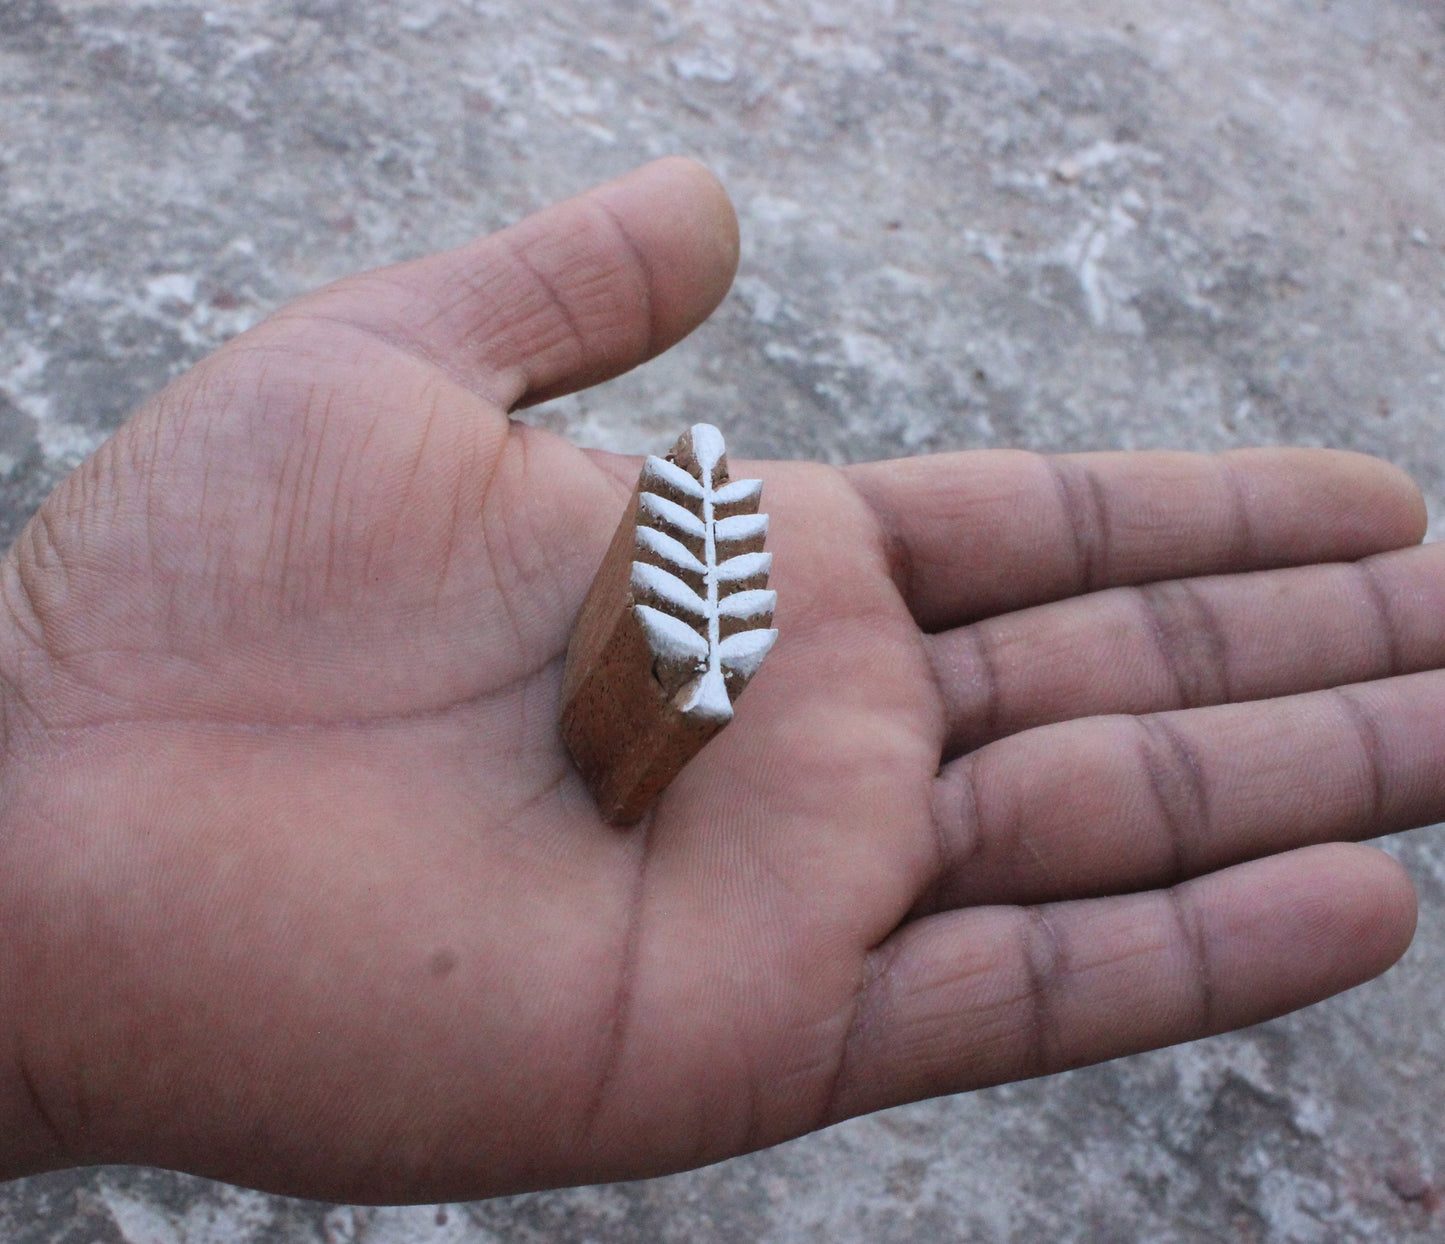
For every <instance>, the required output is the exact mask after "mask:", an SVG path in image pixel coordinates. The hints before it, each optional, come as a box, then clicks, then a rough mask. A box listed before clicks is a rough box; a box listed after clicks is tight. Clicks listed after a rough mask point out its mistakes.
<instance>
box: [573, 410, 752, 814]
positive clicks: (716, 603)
mask: <svg viewBox="0 0 1445 1244" xmlns="http://www.w3.org/2000/svg"><path fill="white" fill-rule="evenodd" d="M762 491H763V484H762V481H761V480H756V479H743V480H734V481H731V482H729V480H728V468H727V452H726V449H725V447H724V445H723V438H722V433H721V432H719V431H718V430H717V429H716V428H715V427H713V426H712V425H711V424H707V423H699V424H695V425H694V426H693V427H692V428H690V429H689V430H688V431H687V432H685V433H684V434H683V435H682V437H681V439H679V440H678V442H677V444H676V445H674V446H673V447H672V450H671V452H670V453H669V454H668V455H667V457H666V458H655V457H651V458H648V459H647V461H646V463H645V464H644V465H643V468H642V473H641V475H640V477H639V478H638V481H637V487H636V488H635V489H634V490H633V493H632V500H631V502H630V503H629V504H628V507H627V512H626V513H625V514H624V515H623V516H622V523H621V525H620V526H619V527H618V528H617V534H616V535H614V536H613V538H612V544H611V546H610V547H609V548H608V550H607V554H606V556H605V557H604V558H603V559H602V566H601V568H600V569H599V570H598V572H597V577H596V578H595V579H594V580H593V581H592V588H591V591H589V592H588V594H587V599H586V600H585V601H584V602H583V605H582V611H581V613H579V614H578V616H577V622H576V625H575V626H574V628H573V631H572V642H571V643H570V644H569V645H568V648H567V665H566V669H565V671H564V673H563V675H562V738H563V740H564V741H565V742H566V744H567V749H568V750H569V751H570V752H571V753H572V758H573V759H574V760H575V761H576V762H577V767H578V769H580V770H581V772H582V776H583V777H584V778H585V779H586V780H587V785H588V786H589V787H590V788H591V791H592V794H593V797H594V798H595V799H596V800H597V806H598V807H599V808H600V809H601V811H602V815H603V816H604V817H605V818H606V819H607V820H608V821H610V822H612V823H613V824H614V825H630V824H632V823H633V822H634V821H636V820H638V819H639V818H640V817H641V816H642V814H643V813H644V812H645V811H646V810H647V808H648V807H649V806H650V805H651V804H652V802H653V800H655V799H656V798H657V796H658V795H659V794H660V793H661V792H662V789H663V788H664V787H665V786H666V785H667V784H668V783H669V782H671V781H672V779H673V778H674V777H676V776H677V774H678V772H679V771H680V770H681V769H682V767H683V765H685V764H687V762H688V761H689V760H691V759H692V758H693V756H695V755H696V754H697V752H698V751H699V749H700V748H701V747H702V746H703V744H704V743H706V742H707V741H708V740H709V739H710V738H712V736H713V735H715V734H716V733H717V732H718V731H719V730H721V729H722V728H723V727H724V726H725V725H727V723H728V722H729V721H730V720H731V719H732V715H733V701H734V700H735V699H736V698H737V696H738V695H739V693H740V692H741V691H742V689H743V687H744V686H746V685H747V682H748V679H750V678H751V677H752V676H753V674H754V673H756V672H757V668H758V666H759V665H761V664H762V661H763V658H764V657H765V656H767V654H768V652H769V650H771V648H772V646H773V643H774V641H775V640H776V639H777V637H778V633H777V631H775V630H773V629H772V620H773V606H774V605H775V603H776V601H777V593H775V592H770V591H768V590H767V582H768V572H769V570H770V569H771V565H772V554H770V553H765V552H764V551H763V541H764V540H765V539H766V537H767V533H768V516H767V515H766V514H759V513H758V504H759V502H760V501H761V499H762Z"/></svg>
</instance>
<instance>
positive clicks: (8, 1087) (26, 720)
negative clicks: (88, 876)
mask: <svg viewBox="0 0 1445 1244" xmlns="http://www.w3.org/2000/svg"><path fill="white" fill-rule="evenodd" d="M24 599H25V593H24V591H23V590H22V589H21V585H20V584H19V582H18V575H17V568H16V557H15V553H14V551H13V550H12V551H11V552H10V553H9V554H8V555H7V556H6V557H5V558H4V560H3V561H0V600H3V601H4V602H5V605H6V608H4V609H0V1180H9V1179H17V1178H20V1177H21V1176H24V1175H33V1174H37V1173H39V1172H41V1171H46V1170H55V1169H58V1168H60V1167H64V1166H69V1165H73V1163H72V1161H71V1159H70V1158H69V1156H68V1153H67V1148H66V1145H65V1143H64V1141H63V1139H62V1136H61V1132H60V1130H59V1129H58V1128H57V1126H56V1120H55V1118H54V1115H53V1113H52V1106H51V1104H50V1102H51V1100H52V1094H51V1090H50V1089H49V1088H48V1087H47V1084H48V1079H49V1077H48V1076H47V1075H45V1074H44V1072H43V1069H44V1068H46V1067H48V1066H51V1065H54V1064H55V1063H56V1057H55V1055H56V1053H57V1051H58V1050H59V1049H60V1048H61V1047H62V1046H63V1044H64V1043H65V1042H66V1041H67V1040H68V1038H67V1037H66V1035H65V1034H64V1033H62V1032H59V1031H56V1030H55V1028H54V1027H53V1026H52V1025H51V1024H49V1023H47V1020H46V1014H47V1013H48V1014H53V1012H51V1011H50V1010H49V1008H44V1007H43V1006H41V1005H39V1003H40V1001H41V1000H43V998H44V997H45V995H46V993H47V992H48V991H47V982H46V980H45V976H46V974H47V972H49V971H51V970H53V969H52V968H51V966H50V965H49V964H48V962H47V956H46V955H44V954H43V953H42V951H43V941H44V937H43V933H42V923H41V921H40V920H39V918H38V913H37V910H36V904H37V899H38V896H39V894H40V892H41V891H42V889H43V888H44V885H43V881H42V878H41V877H40V876H39V875H38V870H39V869H40V868H41V862H42V861H41V856H42V852H41V851H40V850H38V849H37V847H38V838H39V835H38V834H37V832H36V823H37V822H36V818H35V817H34V816H29V815H27V814H26V813H25V811H24V806H25V804H26V802H27V794H26V792H27V791H30V790H33V789H34V780H33V773H34V769H35V767H36V765H37V762H38V759H39V756H40V748H39V746H38V739H39V737H40V731H39V729H38V727H37V717H36V712H35V700H34V698H33V691H34V688H33V686H30V685H27V684H33V683H34V682H35V681H36V678H35V677H34V675H35V674H36V673H37V672H38V671H39V670H41V669H43V668H44V666H45V665H46V664H48V661H47V659H45V658H44V656H43V653H41V652H40V651H39V650H38V648H37V645H36V644H35V643H34V642H33V641H32V640H31V639H30V638H29V637H28V636H27V635H26V634H25V633H24V630H23V627H22V625H21V622H20V620H19V617H18V611H17V608H16V602H17V601H20V600H24Z"/></svg>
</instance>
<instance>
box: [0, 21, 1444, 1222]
mask: <svg viewBox="0 0 1445 1244" xmlns="http://www.w3.org/2000/svg"><path fill="white" fill-rule="evenodd" d="M670 152H687V153H691V154H695V155H697V156H700V157H701V158H703V159H704V160H706V161H707V162H709V163H710V164H711V165H712V166H713V167H714V168H715V169H716V170H717V171H718V172H719V173H720V175H721V176H722V177H723V178H724V180H725V181H726V182H727V184H728V186H729V188H730V189H731V191H732V193H733V195H734V196H735V199H736V201H737V203H738V207H739V211H740V215H741V218H742V224H743V238H744V258H743V265H742V273H741V277H740V279H739V282H738V285H737V289H736V291H735V293H734V294H733V296H732V297H731V298H730V299H729V300H728V302H727V303H726V304H725V306H724V307H723V308H722V310H721V311H720V312H719V313H718V315H717V316H716V317H715V319H714V320H713V321H712V322H711V323H710V324H709V325H708V326H706V327H705V328H704V329H703V330H701V331H700V332H699V333H698V334H697V335H696V337H694V338H693V339H692V340H691V341H689V342H687V343H685V344H684V345H683V346H682V347H681V348H679V349H678V350H677V351H676V352H674V353H673V354H672V355H670V356H668V357H666V358H664V359H662V360H659V361H658V362H656V363H654V364H653V365H651V366H649V367H648V368H647V369H645V370H644V371H642V372H640V373H638V374H636V375H634V376H632V377H629V378H626V379H624V380H621V381H618V382H614V383H613V384H610V385H608V386H605V387H604V388H602V389H599V390H596V391H594V392H591V393H588V394H584V395H581V396H579V397H574V398H570V399H567V400H565V401H561V402H558V403H555V404H554V405H552V406H550V407H548V408H544V409H541V410H538V411H537V412H535V413H534V415H533V416H532V417H534V418H536V419H538V420H540V421H543V422H545V423H547V424H549V425H550V426H553V427H556V428H558V429H565V430H567V431H568V432H569V433H571V434H572V435H574V436H576V437H578V438H580V439H582V440H584V441H586V442H589V443H593V444H599V445H605V446H609V447H618V448H628V449H634V450H636V449H643V448H656V447H658V446H660V445H663V444H664V443H666V442H667V441H669V440H670V439H671V437H672V435H673V434H674V432H675V429H676V428H677V427H678V426H679V425H681V424H684V423H686V422H688V421H690V420H692V419H694V418H697V417H705V418H707V419H710V420H712V421H714V422H717V423H719V424H720V425H722V426H723V428H724V430H725V431H726V432H727V434H728V437H729V442H730V444H733V445H734V446H735V447H736V449H738V450H740V451H742V452H745V453H751V454H770V455H782V456H802V455H808V456H820V457H823V458H827V459H831V460H838V461H841V460H856V459H862V458H870V457H876V456H884V455H893V454H898V453H916V452H923V451H926V450H931V449H941V448H952V447H963V446H985V445H1023V446H1029V447H1038V448H1083V447H1104V446H1154V445H1172V446H1183V447H1197V448H1203V449H1210V448H1217V447H1223V446H1229V445H1237V444H1254V443H1265V442H1278V441H1286V442H1293V443H1303V444H1328V445H1338V446H1349V447H1355V448H1359V449H1365V450H1370V451H1373V452H1377V453H1381V454H1383V455H1385V456H1387V457H1389V458H1391V459H1393V460H1394V461H1396V462H1398V463H1400V464H1401V465H1403V466H1405V467H1406V468H1408V469H1409V470H1411V471H1412V472H1414V474H1415V475H1416V477H1417V478H1418V479H1419V480H1420V481H1421V483H1422V484H1423V485H1424V487H1425V489H1426V491H1427V493H1428V495H1429V497H1430V502H1431V506H1432V514H1433V515H1435V516H1436V525H1437V526H1438V521H1439V516H1440V515H1441V514H1442V509H1441V502H1442V498H1445V453H1442V451H1445V431H1442V424H1441V420H1440V416H1439V409H1440V406H1441V402H1442V374H1445V251H1442V244H1445V8H1442V7H1441V4H1440V2H1439V0H1204V2H1199V0H1165V2H1161V0H931V2H923V0H917V2H915V0H833V2H828V0H817V2H804V0H733V3H731V4H729V5H722V4H719V3H717V2H716V0H602V2H594V0H553V2H552V3H550V4H548V5H545V6H540V5H535V4H531V3H528V2H527V0H408V2H405V3H398V4H394V5H383V4H364V3H357V2H355V0H292V2H290V3H287V2H284V0H275V2H271V3H244V2H241V0H230V2H229V3H208V4H191V3H184V2H182V0H159V2H157V3H137V2H133V0H118V2H116V3H112V4H99V3H84V2H79V0H0V473H3V479H4V485H3V490H0V538H3V539H8V538H10V537H11V536H12V535H13V534H14V533H15V531H17V530H18V528H19V526H20V524H21V523H23V521H24V518H25V515H26V514H27V513H28V512H29V510H30V509H31V508H32V507H33V506H34V504H35V503H36V502H37V501H38V500H39V498H40V497H41V496H42V495H43V494H44V492H45V491H46V490H47V489H48V487H49V486H50V485H51V484H52V483H53V482H54V480H55V479H56V478H58V476H59V474H60V473H62V472H64V471H65V470H66V469H67V468H68V467H69V466H71V465H72V464H73V463H75V462H76V461H77V460H78V458H79V457H80V456H81V455H83V454H84V453H85V452H86V451H87V450H88V449H90V448H91V447H92V446H93V445H95V444H96V443H97V441H98V439H99V438H101V437H103V436H104V435H105V434H106V433H107V431H109V430H110V429H112V428H114V427H115V426H116V424H117V422H118V421H119V420H120V419H122V418H123V417H124V415H125V413H126V412H127V410H128V409H130V408H131V407H132V406H133V405H134V404H135V403H136V402H137V401H138V400H139V399H141V398H142V397H143V396H144V395H145V394H147V393H148V392H150V391H151V390H153V389H154V388H156V387H157V386H158V385H160V384H161V383H162V382H163V381H164V380H165V379H166V378H167V377H168V376H170V375H172V374H174V373H175V372H177V371H178V370H180V369H182V368H184V367H185V366H187V365H188V364H189V363H191V362H192V361H194V360H195V359H197V358H199V357H200V356H201V355H202V354H204V353H205V352H206V351H208V350H210V349H211V348H212V347H213V346H215V345H216V344H217V343H218V342H220V341H222V340H224V339H225V338H226V337H227V336H229V335H231V334H233V333H235V332H236V331H238V330H240V329H242V328H244V327H245V326H246V325H248V324H250V323H252V322H254V321H255V320H256V319H257V318H258V317H260V316H261V315H263V314H264V313H265V312H266V311H267V310H268V309H270V308H272V307H274V306H275V305H276V304H277V303H278V302H279V301H281V300H282V299H284V298H286V297H287V296H289V295H291V294H293V293H296V292H298V291H300V290H303V289H306V288H308V287H310V286H312V285H315V284H316V283H318V282H320V281H323V280H325V279H327V278H329V277H332V276H337V275H340V274H342V273H345V272H348V271H351V270H353V269H356V268H360V267H365V266H369V265H373V264H376V263H380V262H383V261H387V260H391V259H395V258H398V257H402V256H407V255H413V254H418V253H421V252H423V251H426V250H430V249H434V248H437V247H441V246H445V245H448V244H452V243H455V242H459V241H461V240H462V239H464V238H467V237H469V236H471V235H473V234H474V233H477V232H479V231H483V230H489V229H492V228H494V227H496V226H498V225H501V224H503V223H506V222H508V221H511V220H514V219H516V218H517V217H519V216H521V215H522V214H524V213H525V212H527V211H528V210H530V209H532V208H534V207H537V206H539V205H541V204H543V203H546V202H547V201H549V200H551V199H554V198H556V197H559V196H562V195H564V194H566V193H569V192H571V191H574V190H576V189H579V188H581V187H583V186H584V185H586V184H588V183H590V182H592V181H594V180H597V179H600V178H602V177H605V176H608V175H610V174H613V173H617V172H620V171H622V170H624V169H626V168H628V167H630V166H632V165H633V164H636V163H638V162H640V161H642V160H644V159H646V158H648V157H651V156H655V155H660V154H664V153H670ZM1393 849H1394V850H1396V851H1397V853H1398V854H1399V855H1400V856H1401V858H1403V859H1404V860H1405V861H1406V863H1407V864H1408V866H1409V867H1410V869H1411V870H1412V872H1413V874H1414V876H1415V877H1416V879H1417V881H1418V883H1419V886H1420V891H1421V898H1422V919H1421V927H1420V935H1419V937H1418V939H1417V942H1416V945H1415V947H1414V949H1413V950H1412V951H1411V952H1410V954H1409V956H1408V957H1407V958H1406V960H1405V962H1404V963H1403V964H1402V965H1401V966H1400V967H1399V968H1397V969H1396V970H1395V971H1393V972H1392V973H1391V974H1389V975H1388V976H1387V977H1386V978H1384V979H1383V980H1381V981H1379V982H1377V983H1375V984H1372V985H1370V986H1368V987H1366V988H1363V989H1361V990H1358V991H1356V992H1355V993H1353V994H1351V995H1349V996H1346V997H1344V998H1341V999H1337V1000H1335V1001H1333V1002H1331V1003H1329V1004H1326V1005H1323V1006H1320V1007H1316V1008H1314V1009H1312V1010H1310V1011H1308V1012H1305V1013H1302V1014H1299V1015H1296V1016H1293V1017H1291V1018H1288V1019H1286V1020H1283V1021H1280V1022H1276V1023H1272V1024H1268V1025H1265V1026H1263V1027H1261V1028H1258V1029H1255V1030H1252V1031H1249V1032H1247V1033H1243V1034H1238V1035H1234V1036H1230V1037H1224V1038H1218V1039H1215V1040H1212V1041H1208V1042H1204V1043H1200V1044H1198V1045H1194V1046H1188V1047H1182V1048H1179V1049H1175V1050H1171V1051H1165V1052H1162V1053H1158V1054H1153V1055H1147V1056H1143V1057H1138V1058H1133V1059H1128V1060H1125V1061H1122V1062H1119V1063H1115V1064H1112V1065H1108V1066H1104V1067H1100V1068H1094V1069H1091V1070H1086V1071H1082V1072H1077V1073H1073V1074H1070V1075H1066V1076H1061V1077H1057V1078H1054V1079H1051V1080H1048V1081H1042V1082H1036V1083H1030V1084H1025V1085H1021V1086H1014V1087H1011V1088H1007V1089H999V1090H994V1091H989V1092H983V1093H978V1094H974V1095H972V1096H968V1097H963V1098H955V1099H946V1100H940V1101H936V1102H930V1103H925V1104H922V1105H918V1106H914V1107H909V1108H905V1109H900V1110H896V1111H893V1112H889V1113H887V1114H884V1115H880V1116H876V1117H874V1118H870V1119H864V1120H858V1121H855V1122H852V1123H849V1124H845V1125H843V1126H840V1127H837V1128H834V1129H832V1130H830V1131H829V1132H827V1133H823V1134H821V1135H818V1136H814V1137H810V1138H807V1139H804V1140H802V1141H798V1142H795V1143H793V1144H791V1145H787V1146H783V1147H781V1148H779V1149H776V1150H773V1151H771V1152H767V1153H763V1154H759V1155H755V1156H753V1157H749V1158H744V1159H740V1160H738V1161H734V1162H730V1163H726V1164H723V1165H721V1166H718V1167H714V1168H711V1169H708V1170H703V1171H698V1172H694V1173H692V1174H687V1175H681V1176H676V1177H672V1178H668V1179H663V1180H657V1181H654V1182H651V1183H647V1184H639V1185H626V1186H618V1187H607V1188H594V1189H581V1190H574V1191H564V1192H557V1193H549V1194H544V1195H538V1196H530V1197H520V1198H514V1199H511V1200H505V1201H495V1202H490V1203H485V1204H479V1205H472V1206H450V1207H444V1208H437V1207H413V1208H410V1209H391V1210H378V1209H356V1210H353V1209H350V1208H334V1207H328V1206H315V1205H309V1204H304V1203H298V1202H288V1201H283V1200H279V1199H273V1198H269V1197H265V1196H261V1195H259V1194H255V1193H250V1192H241V1191H237V1190H234V1189H229V1188H225V1187H222V1186H219V1185H214V1184H207V1183H205V1182H202V1181H198V1180H192V1179H186V1178H181V1177H178V1176H174V1175H170V1174H165V1173H159V1172H148V1171H130V1170H102V1171H93V1172H79V1173H64V1174H58V1175H53V1176H49V1177H45V1178H39V1179H33V1180H28V1181H21V1182H19V1183H15V1184H11V1185H8V1186H6V1187H4V1188H0V1238H3V1239H4V1240H6V1241H16V1242H17V1244H41V1242H42V1241H45V1242H47V1244H49V1242H54V1244H60V1242H62V1241H66V1242H69V1241H75V1242H77V1244H79V1242H80V1241H86V1242H89V1241H128V1242H130V1244H173V1242H184V1244H202V1242H204V1244H212V1242H217V1244H219V1242H222V1241H224V1242H227V1244H230V1242H232V1241H247V1242H250V1241H256V1242H258V1244H259V1242H261V1241H297V1242H304V1244H312V1242H313V1241H316V1242H320V1241H366V1242H368V1244H383V1242H390V1241H398V1242H400V1241H409V1242H410V1241H427V1240H437V1241H443V1240H445V1241H457V1242H463V1241H465V1242H466V1244H481V1242H483V1241H486V1242H493V1241H507V1242H509V1244H512V1242H516V1244H523V1242H526V1244H530V1242H532V1241H538V1242H540V1241H565V1242H575V1244H582V1242H583V1241H595V1242H597V1244H604V1242H609V1244H610V1242H617V1244H623V1242H629V1244H630V1242H640V1241H649V1242H650V1241H674V1240H675V1241H684V1240H686V1241H698V1242H699V1244H707V1242H710V1241H741V1240H746V1241H768V1242H770V1244H771V1242H775V1241H776V1242H778V1244H782V1242H789V1244H791V1242H793V1241H799V1242H801V1241H819V1242H823V1241H828V1242H838V1244H851V1242H854V1241H857V1242H859V1244H861V1242H864V1241H866V1242H868V1244H891V1242H894V1241H896V1242H899V1244H903V1242H905V1241H940V1240H960V1241H989V1242H994V1241H997V1242H1004V1241H1008V1242H1020V1244H1032V1242H1037V1241H1047V1242H1049V1244H1072V1242H1075V1241H1077V1242H1080V1244H1082V1242H1084V1241H1087V1242H1089V1244H1106V1242H1108V1241H1150V1242H1157V1244H1186V1242H1189V1244H1194V1242H1198V1244H1204V1242H1211V1244H1212V1242H1217V1241H1222V1240H1231V1241H1233V1240H1240V1241H1268V1242H1270V1244H1286V1242H1288V1244H1295V1242H1299V1244H1305V1242H1314V1241H1328V1242H1334V1241H1356V1240H1358V1241H1390V1242H1392V1244H1394V1242H1402V1244H1403V1242H1410V1241H1426V1240H1438V1239H1440V1238H1442V1235H1445V1210H1441V1209H1440V1208H1439V1205H1440V1197H1441V1192H1440V1189H1441V1188H1442V1187H1445V1133H1442V1129H1441V1128H1440V1126H1439V1123H1438V1120H1439V1119H1440V1118H1442V1117H1445V1077H1442V1075H1441V1074H1440V1072H1441V1068H1442V1066H1445V1036H1442V1025H1441V1022H1440V1016H1441V1013H1442V1007H1445V983H1442V981H1445V973H1442V970H1441V969H1442V966H1445V849H1442V847H1441V846H1440V845H1439V844H1438V841H1437V840H1436V838H1435V837H1433V836H1432V835H1431V834H1421V835H1416V836H1414V837H1412V838H1410V839H1408V840H1401V841H1399V842H1397V843H1396V844H1395V845H1394V847H1393Z"/></svg>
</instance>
